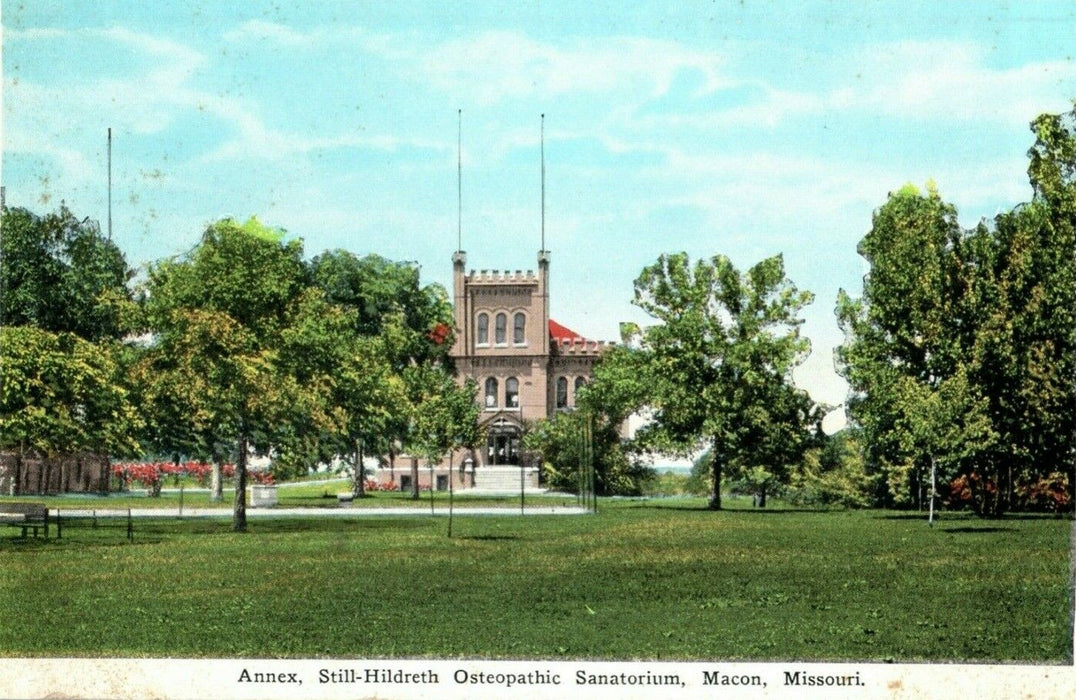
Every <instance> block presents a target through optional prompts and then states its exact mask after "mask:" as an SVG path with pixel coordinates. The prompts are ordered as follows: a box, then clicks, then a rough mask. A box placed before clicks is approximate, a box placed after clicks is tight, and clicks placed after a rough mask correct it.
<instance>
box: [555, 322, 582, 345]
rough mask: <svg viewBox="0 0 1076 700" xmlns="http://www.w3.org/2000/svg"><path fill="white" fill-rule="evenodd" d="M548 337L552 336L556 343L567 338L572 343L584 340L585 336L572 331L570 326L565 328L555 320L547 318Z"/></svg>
mask: <svg viewBox="0 0 1076 700" xmlns="http://www.w3.org/2000/svg"><path fill="white" fill-rule="evenodd" d="M549 337H550V338H552V339H553V340H554V341H555V342H557V343H561V342H563V341H565V340H569V341H571V342H573V343H574V342H580V343H581V342H584V341H585V340H586V338H584V337H583V336H581V335H579V334H578V333H576V332H575V331H573V330H572V329H571V328H567V327H565V326H562V325H560V324H559V323H557V322H556V321H554V320H553V319H549Z"/></svg>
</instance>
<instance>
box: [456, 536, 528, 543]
mask: <svg viewBox="0 0 1076 700" xmlns="http://www.w3.org/2000/svg"><path fill="white" fill-rule="evenodd" d="M452 539H454V540H479V541H481V542H486V541H489V542H498V541H501V540H518V539H522V538H521V537H520V536H519V535H457V536H456V537H453V538H452Z"/></svg>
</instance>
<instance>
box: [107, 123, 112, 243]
mask: <svg viewBox="0 0 1076 700" xmlns="http://www.w3.org/2000/svg"><path fill="white" fill-rule="evenodd" d="M108 240H110V241H111V240H112V127H111V126H110V127H108Z"/></svg>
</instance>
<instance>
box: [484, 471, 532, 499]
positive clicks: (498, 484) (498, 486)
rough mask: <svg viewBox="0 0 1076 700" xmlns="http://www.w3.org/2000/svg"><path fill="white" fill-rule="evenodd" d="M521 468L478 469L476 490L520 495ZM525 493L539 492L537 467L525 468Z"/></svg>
mask: <svg viewBox="0 0 1076 700" xmlns="http://www.w3.org/2000/svg"><path fill="white" fill-rule="evenodd" d="M519 471H520V467H512V466H508V467H490V466H484V467H478V468H476V469H475V470H474V490H475V491H489V492H505V493H519ZM523 483H524V491H539V490H540V489H539V488H538V469H537V467H523Z"/></svg>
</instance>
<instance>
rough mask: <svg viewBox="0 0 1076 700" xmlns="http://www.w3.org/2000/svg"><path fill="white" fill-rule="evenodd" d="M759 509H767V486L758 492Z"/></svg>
mask: <svg viewBox="0 0 1076 700" xmlns="http://www.w3.org/2000/svg"><path fill="white" fill-rule="evenodd" d="M758 507H759V508H765V507H766V487H765V486H763V487H762V488H761V489H759V492H758Z"/></svg>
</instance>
